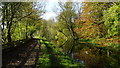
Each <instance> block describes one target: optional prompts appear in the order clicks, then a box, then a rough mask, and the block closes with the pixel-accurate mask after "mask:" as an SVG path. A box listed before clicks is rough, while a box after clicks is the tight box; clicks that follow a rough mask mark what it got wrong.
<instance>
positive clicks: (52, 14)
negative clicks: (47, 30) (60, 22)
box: [42, 12, 57, 20]
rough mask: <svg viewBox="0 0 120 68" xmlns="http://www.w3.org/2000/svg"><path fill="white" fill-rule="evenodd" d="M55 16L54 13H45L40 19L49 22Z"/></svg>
mask: <svg viewBox="0 0 120 68" xmlns="http://www.w3.org/2000/svg"><path fill="white" fill-rule="evenodd" d="M56 16H57V15H56V14H55V13H54V12H46V13H45V14H44V15H43V16H42V18H43V19H46V20H49V19H51V18H53V19H54V18H55V17H56Z"/></svg>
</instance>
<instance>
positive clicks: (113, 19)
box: [104, 5, 120, 37]
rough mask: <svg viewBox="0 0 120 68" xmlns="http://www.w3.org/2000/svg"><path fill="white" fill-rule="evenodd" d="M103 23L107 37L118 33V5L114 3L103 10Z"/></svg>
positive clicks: (119, 10)
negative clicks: (106, 30) (106, 9)
mask: <svg viewBox="0 0 120 68" xmlns="http://www.w3.org/2000/svg"><path fill="white" fill-rule="evenodd" d="M104 21H105V22H104V24H105V25H106V27H107V29H108V37H110V36H115V35H119V34H120V33H119V30H120V28H119V27H120V5H114V6H112V7H111V8H109V9H108V11H105V12H104Z"/></svg>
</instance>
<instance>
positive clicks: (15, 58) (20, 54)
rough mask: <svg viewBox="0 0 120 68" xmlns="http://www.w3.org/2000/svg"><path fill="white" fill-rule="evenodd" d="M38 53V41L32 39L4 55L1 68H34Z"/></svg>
mask: <svg viewBox="0 0 120 68" xmlns="http://www.w3.org/2000/svg"><path fill="white" fill-rule="evenodd" d="M39 51H40V50H39V45H38V40H34V39H33V40H31V41H29V42H28V43H26V44H24V45H21V46H20V47H18V48H16V49H15V50H12V51H10V52H7V53H4V54H3V58H2V59H3V60H2V63H3V64H2V65H3V66H2V68H16V67H19V68H22V67H27V68H35V66H36V62H37V60H38V56H39V53H40V52H39Z"/></svg>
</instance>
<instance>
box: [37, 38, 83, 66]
mask: <svg viewBox="0 0 120 68" xmlns="http://www.w3.org/2000/svg"><path fill="white" fill-rule="evenodd" d="M40 43H42V45H41V51H42V52H43V54H42V55H41V56H40V57H39V60H38V62H37V65H36V67H37V68H40V67H52V66H53V67H54V66H57V67H58V66H59V67H65V68H69V67H84V66H83V65H82V64H80V63H75V62H74V60H72V59H71V58H70V57H68V56H65V55H64V54H63V53H62V52H60V50H59V48H57V47H56V46H54V45H53V44H51V43H50V42H48V41H44V40H40ZM53 57H54V58H53ZM53 62H54V64H53Z"/></svg>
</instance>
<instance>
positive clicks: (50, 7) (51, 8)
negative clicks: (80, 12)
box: [42, 0, 58, 20]
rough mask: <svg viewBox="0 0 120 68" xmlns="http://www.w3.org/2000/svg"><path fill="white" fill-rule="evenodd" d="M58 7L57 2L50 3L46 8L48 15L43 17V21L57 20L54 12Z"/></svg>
mask: <svg viewBox="0 0 120 68" xmlns="http://www.w3.org/2000/svg"><path fill="white" fill-rule="evenodd" d="M56 6H58V3H57V0H56V1H55V0H53V1H48V2H47V4H46V7H45V10H46V13H45V14H44V15H43V16H42V17H43V19H46V20H49V19H55V17H57V14H56V13H55V11H54V9H56Z"/></svg>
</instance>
